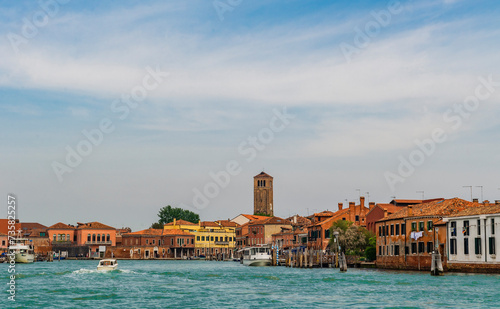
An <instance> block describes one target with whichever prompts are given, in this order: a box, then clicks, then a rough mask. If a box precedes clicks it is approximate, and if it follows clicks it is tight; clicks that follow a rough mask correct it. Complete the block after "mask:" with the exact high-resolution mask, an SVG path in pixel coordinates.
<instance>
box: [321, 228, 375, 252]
mask: <svg viewBox="0 0 500 309" xmlns="http://www.w3.org/2000/svg"><path fill="white" fill-rule="evenodd" d="M333 232H338V233H339V245H340V246H341V248H342V249H341V250H342V251H344V252H345V254H347V255H361V254H363V253H364V251H365V249H366V247H367V245H368V243H369V239H370V237H372V236H373V234H372V233H370V231H368V230H367V229H365V228H364V227H358V226H356V225H353V223H352V222H350V221H346V220H338V221H335V222H334V223H333V224H332V227H331V228H330V235H333ZM333 239H334V237H332V238H331V239H330V246H333V245H334V242H333Z"/></svg>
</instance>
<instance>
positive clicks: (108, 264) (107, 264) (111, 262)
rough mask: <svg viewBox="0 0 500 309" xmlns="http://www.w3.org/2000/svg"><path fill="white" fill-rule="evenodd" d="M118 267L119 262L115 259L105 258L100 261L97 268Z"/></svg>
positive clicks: (110, 268) (111, 268) (109, 268)
mask: <svg viewBox="0 0 500 309" xmlns="http://www.w3.org/2000/svg"><path fill="white" fill-rule="evenodd" d="M117 267H118V262H117V261H116V260H115V259H104V260H100V261H99V265H97V270H115V269H116V268H117Z"/></svg>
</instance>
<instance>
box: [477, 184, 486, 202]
mask: <svg viewBox="0 0 500 309" xmlns="http://www.w3.org/2000/svg"><path fill="white" fill-rule="evenodd" d="M476 188H481V201H480V202H481V203H482V202H484V200H483V186H476Z"/></svg>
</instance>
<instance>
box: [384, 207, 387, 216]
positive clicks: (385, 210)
mask: <svg viewBox="0 0 500 309" xmlns="http://www.w3.org/2000/svg"><path fill="white" fill-rule="evenodd" d="M384 218H387V209H384Z"/></svg>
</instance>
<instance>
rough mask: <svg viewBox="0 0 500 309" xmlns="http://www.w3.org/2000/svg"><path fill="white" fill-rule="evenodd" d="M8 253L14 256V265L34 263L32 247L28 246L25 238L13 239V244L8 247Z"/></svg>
mask: <svg viewBox="0 0 500 309" xmlns="http://www.w3.org/2000/svg"><path fill="white" fill-rule="evenodd" d="M9 253H11V254H14V255H15V261H16V263H33V262H35V251H34V249H33V246H32V245H30V244H28V239H27V238H14V243H13V244H11V245H10V246H9Z"/></svg>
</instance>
